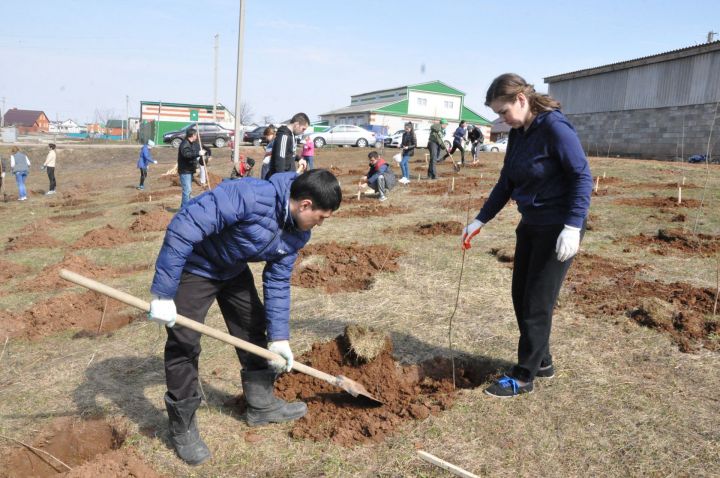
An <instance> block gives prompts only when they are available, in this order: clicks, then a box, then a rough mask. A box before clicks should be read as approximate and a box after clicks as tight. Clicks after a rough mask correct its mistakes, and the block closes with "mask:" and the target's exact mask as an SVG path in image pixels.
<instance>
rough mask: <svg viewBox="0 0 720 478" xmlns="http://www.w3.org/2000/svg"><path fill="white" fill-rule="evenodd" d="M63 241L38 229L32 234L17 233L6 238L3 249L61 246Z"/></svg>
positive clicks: (20, 249) (14, 250)
mask: <svg viewBox="0 0 720 478" xmlns="http://www.w3.org/2000/svg"><path fill="white" fill-rule="evenodd" d="M62 246H65V243H64V242H62V241H58V240H57V239H55V238H54V237H52V236H50V235H49V234H48V233H47V232H45V231H38V232H35V233H32V234H25V235H18V236H13V237H10V238H8V241H7V243H6V244H5V250H6V251H8V252H17V251H24V250H27V249H37V248H39V247H62Z"/></svg>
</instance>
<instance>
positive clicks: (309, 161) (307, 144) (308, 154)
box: [302, 138, 315, 171]
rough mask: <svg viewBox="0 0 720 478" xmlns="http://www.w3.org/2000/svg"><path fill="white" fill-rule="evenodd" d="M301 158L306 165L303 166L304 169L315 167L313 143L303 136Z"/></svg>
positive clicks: (308, 169)
mask: <svg viewBox="0 0 720 478" xmlns="http://www.w3.org/2000/svg"><path fill="white" fill-rule="evenodd" d="M302 159H303V160H305V164H306V165H307V166H306V167H305V170H306V171H310V170H311V169H315V164H314V163H315V162H314V159H315V143H314V142H313V140H312V139H310V138H305V140H304V141H303V147H302Z"/></svg>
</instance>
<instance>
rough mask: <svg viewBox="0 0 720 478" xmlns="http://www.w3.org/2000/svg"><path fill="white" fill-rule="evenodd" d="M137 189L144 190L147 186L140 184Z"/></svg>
mask: <svg viewBox="0 0 720 478" xmlns="http://www.w3.org/2000/svg"><path fill="white" fill-rule="evenodd" d="M135 189H137V190H138V191H142V190H143V189H145V186H138V187H136V188H135Z"/></svg>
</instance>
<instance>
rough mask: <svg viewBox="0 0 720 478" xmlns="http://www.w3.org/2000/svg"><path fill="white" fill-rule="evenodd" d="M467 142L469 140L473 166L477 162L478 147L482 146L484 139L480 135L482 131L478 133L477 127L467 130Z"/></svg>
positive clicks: (478, 128)
mask: <svg viewBox="0 0 720 478" xmlns="http://www.w3.org/2000/svg"><path fill="white" fill-rule="evenodd" d="M468 140H470V144H471V145H472V146H471V152H472V158H473V162H472V163H473V164H477V163H478V162H479V161H478V152H479V151H480V146H481V145H482V144H483V141H484V137H483V134H482V131H480V127H479V126H471V127H470V129H468Z"/></svg>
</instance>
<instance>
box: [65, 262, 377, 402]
mask: <svg viewBox="0 0 720 478" xmlns="http://www.w3.org/2000/svg"><path fill="white" fill-rule="evenodd" d="M60 277H62V278H63V279H65V280H67V281H70V282H73V283H75V284H77V285H80V286H83V287H85V288H86V289H90V290H93V291H95V292H98V293H100V294H103V295H106V296H108V297H110V298H112V299H115V300H117V301H120V302H122V303H124V304H127V305H130V306H132V307H135V308H138V309H140V310H143V311H145V312H149V311H150V304H148V303H147V302H145V301H144V300H141V299H138V298H137V297H134V296H132V295H130V294H127V293H125V292H122V291H119V290H117V289H113V288H112V287H110V286H107V285H105V284H101V283H100V282H97V281H94V280H92V279H90V278H88V277H85V276H82V275H80V274H77V273H75V272H72V271H69V270H67V269H60ZM175 323H176V324H178V325H181V326H183V327H185V328H188V329H191V330H194V331H195V332H199V333H201V334H205V335H208V336H210V337H212V338H214V339H218V340H220V341H222V342H225V343H227V344H230V345H232V346H234V347H237V348H239V349H240V350H244V351H246V352H249V353H251V354H254V355H257V356H259V357H262V358H264V359H267V360H276V361H283V360H284V359H283V358H282V357H281V356H280V355H277V354H275V353H273V352H270V351H269V350H267V349H264V348H262V347H258V346H257V345H255V344H251V343H250V342H246V341H244V340H241V339H239V338H237V337H233V336H232V335H230V334H227V333H225V332H221V331H219V330H217V329H214V328H212V327H208V326H207V325H205V324H201V323H199V322H195V321H194V320H191V319H188V318H187V317H183V316H182V315H179V314H178V316H177V318H176V319H175ZM292 369H293V370H296V371H298V372H302V373H304V374H306V375H310V376H311V377H315V378H317V379H319V380H322V381H324V382H327V383H329V384H330V385H334V386H336V387H339V388H342V389H343V390H345V391H346V392H348V393H349V394H350V395H352V396H353V397H357V396H358V395H360V396H362V397H365V398H367V399H368V400H370V401H371V402H372V403H373V404H374V405H383V402H381V401H380V400H378V399H377V398H375V397H373V396H372V395H370V393H369V392H368V391H367V390H366V389H365V387H363V386H362V385H361V384H359V383H358V382H356V381H354V380H350V379H349V378H347V377H345V376H343V375H337V376H333V375H330V374H329V373H325V372H323V371H321V370H317V369H314V368H312V367H309V366H307V365H304V364H302V363H300V362H297V361H295V362H293V367H292Z"/></svg>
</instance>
